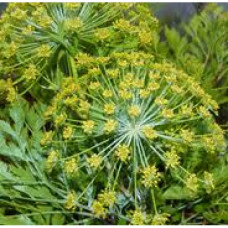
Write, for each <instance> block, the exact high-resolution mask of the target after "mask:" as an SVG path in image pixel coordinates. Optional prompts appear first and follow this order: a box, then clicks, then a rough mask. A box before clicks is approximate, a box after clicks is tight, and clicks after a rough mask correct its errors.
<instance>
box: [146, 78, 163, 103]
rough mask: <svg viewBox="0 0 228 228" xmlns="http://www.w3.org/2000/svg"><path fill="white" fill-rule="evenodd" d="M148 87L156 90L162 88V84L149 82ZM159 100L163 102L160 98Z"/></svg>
mask: <svg viewBox="0 0 228 228" xmlns="http://www.w3.org/2000/svg"><path fill="white" fill-rule="evenodd" d="M147 87H148V90H150V91H155V90H158V89H159V88H160V85H159V83H157V82H149V83H148V86H147ZM157 102H159V103H161V101H160V100H157Z"/></svg>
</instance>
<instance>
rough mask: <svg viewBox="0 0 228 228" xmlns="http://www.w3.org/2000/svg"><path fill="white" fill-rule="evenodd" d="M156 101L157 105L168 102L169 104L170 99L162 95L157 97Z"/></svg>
mask: <svg viewBox="0 0 228 228" xmlns="http://www.w3.org/2000/svg"><path fill="white" fill-rule="evenodd" d="M154 102H155V104H157V105H166V104H168V100H166V99H165V98H162V97H157V98H156V99H155V101H154Z"/></svg>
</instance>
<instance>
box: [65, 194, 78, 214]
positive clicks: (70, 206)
mask: <svg viewBox="0 0 228 228" xmlns="http://www.w3.org/2000/svg"><path fill="white" fill-rule="evenodd" d="M75 200H76V193H75V192H74V191H72V192H70V193H69V194H68V195H67V199H66V203H65V205H64V207H65V208H66V209H67V210H75V208H76V204H75Z"/></svg>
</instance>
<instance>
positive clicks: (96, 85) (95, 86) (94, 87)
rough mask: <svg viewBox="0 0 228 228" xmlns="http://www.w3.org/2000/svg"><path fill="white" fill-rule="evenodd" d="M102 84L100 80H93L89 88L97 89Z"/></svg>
mask: <svg viewBox="0 0 228 228" xmlns="http://www.w3.org/2000/svg"><path fill="white" fill-rule="evenodd" d="M100 86H101V84H100V82H91V83H90V84H89V88H90V89H91V90H96V89H98V88H99V87H100Z"/></svg>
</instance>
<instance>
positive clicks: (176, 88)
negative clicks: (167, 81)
mask: <svg viewBox="0 0 228 228" xmlns="http://www.w3.org/2000/svg"><path fill="white" fill-rule="evenodd" d="M170 88H171V90H172V91H173V92H174V93H178V94H180V93H183V89H182V88H181V87H179V86H178V85H175V84H173V85H171V87H170Z"/></svg>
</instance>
